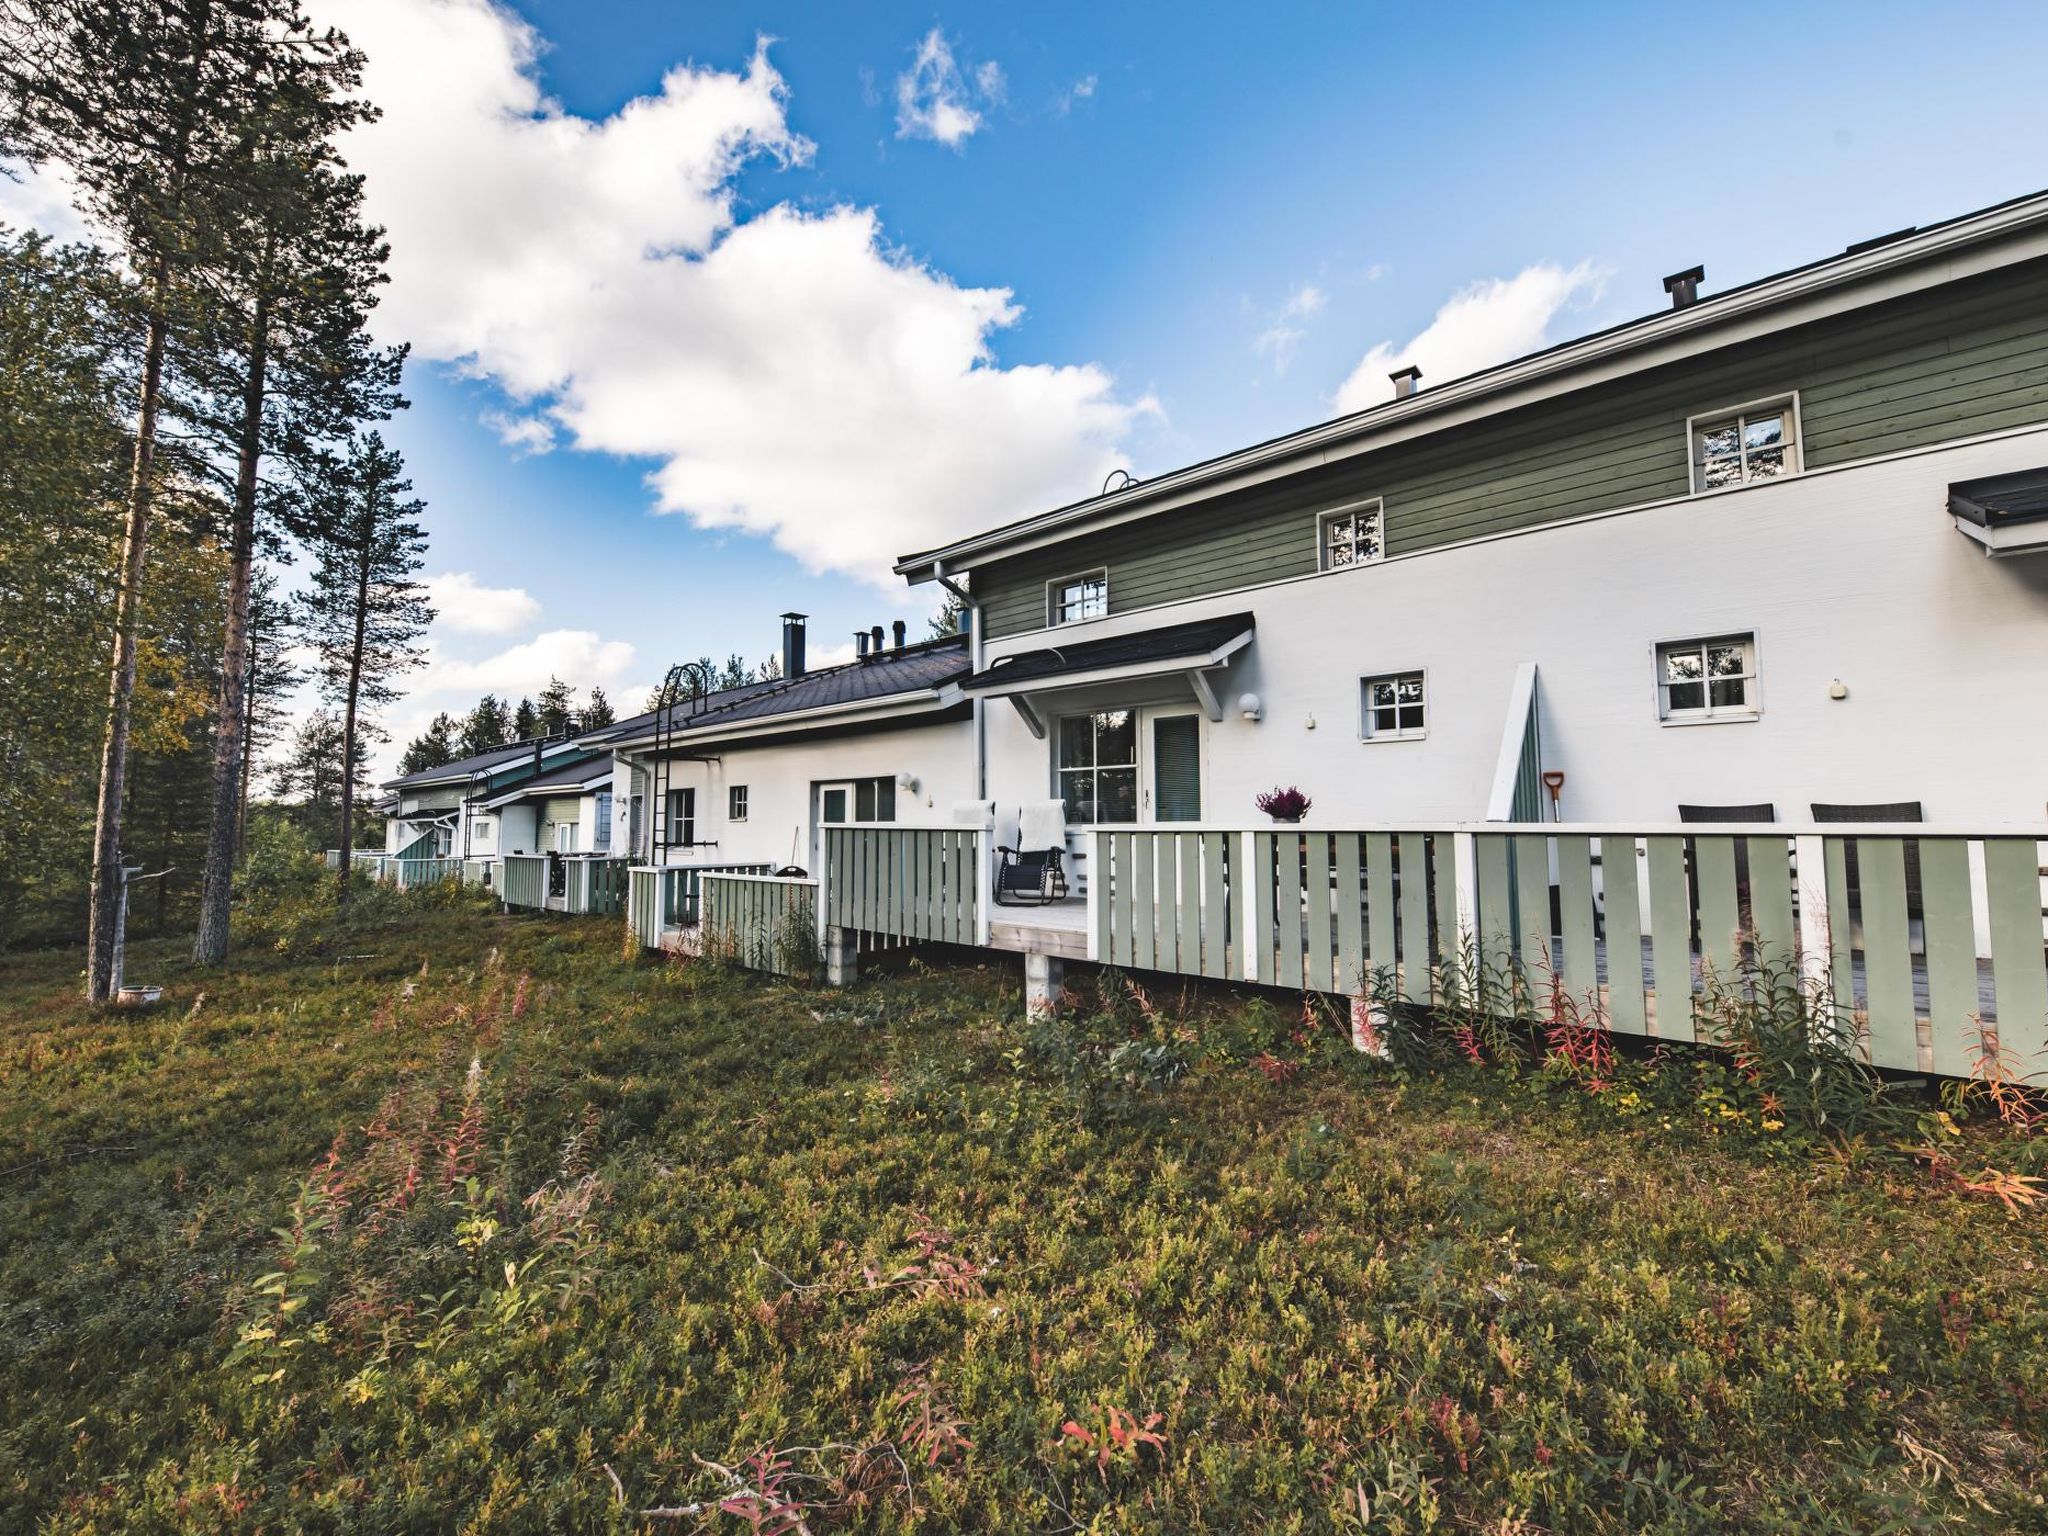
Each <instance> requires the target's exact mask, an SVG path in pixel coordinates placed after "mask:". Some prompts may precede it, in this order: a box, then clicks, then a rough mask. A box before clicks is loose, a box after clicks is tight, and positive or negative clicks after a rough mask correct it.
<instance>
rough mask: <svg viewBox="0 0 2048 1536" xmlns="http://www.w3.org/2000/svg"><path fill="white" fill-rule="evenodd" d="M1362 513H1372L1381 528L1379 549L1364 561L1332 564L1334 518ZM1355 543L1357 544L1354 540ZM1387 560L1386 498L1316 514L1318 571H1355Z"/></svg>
mask: <svg viewBox="0 0 2048 1536" xmlns="http://www.w3.org/2000/svg"><path fill="white" fill-rule="evenodd" d="M1361 512H1370V513H1371V514H1372V516H1373V520H1374V522H1375V523H1376V524H1377V525H1378V528H1379V541H1378V542H1379V549H1378V550H1377V551H1375V552H1374V553H1373V554H1372V555H1371V556H1369V557H1368V558H1366V559H1364V560H1353V561H1352V562H1351V563H1350V564H1349V565H1332V564H1331V563H1330V535H1329V526H1330V522H1331V520H1332V519H1334V518H1339V517H1356V516H1358V514H1360V513H1361ZM1354 542H1356V541H1355V540H1354ZM1386 558H1387V503H1386V500H1385V498H1384V497H1380V496H1368V497H1366V498H1365V500H1363V501H1350V502H1346V503H1345V504H1344V505H1343V506H1341V507H1331V508H1329V509H1327V510H1326V511H1322V512H1318V513H1317V514H1316V569H1317V570H1318V571H1321V572H1323V573H1325V574H1328V573H1330V572H1332V571H1355V570H1357V569H1358V568H1359V567H1360V566H1362V565H1378V564H1379V563H1380V562H1381V561H1382V560H1384V559H1386Z"/></svg>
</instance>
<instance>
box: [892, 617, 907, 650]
mask: <svg viewBox="0 0 2048 1536" xmlns="http://www.w3.org/2000/svg"><path fill="white" fill-rule="evenodd" d="M905 627H906V626H905V625H904V622H903V621H902V620H901V619H898V620H897V621H896V622H895V623H894V624H891V625H890V626H889V629H890V631H891V635H892V638H893V639H894V640H895V641H896V649H897V650H899V651H900V650H902V649H903V632H904V629H905Z"/></svg>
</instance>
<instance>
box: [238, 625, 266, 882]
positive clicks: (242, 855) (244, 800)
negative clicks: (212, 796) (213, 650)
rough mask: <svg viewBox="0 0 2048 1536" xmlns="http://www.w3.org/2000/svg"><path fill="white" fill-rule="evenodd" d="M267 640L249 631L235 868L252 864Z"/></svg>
mask: <svg viewBox="0 0 2048 1536" xmlns="http://www.w3.org/2000/svg"><path fill="white" fill-rule="evenodd" d="M262 643H263V637H262V636H261V635H259V634H257V633H256V631H255V630H254V629H253V628H252V629H251V630H250V631H249V682H248V686H246V687H245V688H243V690H242V782H241V784H240V785H239V786H238V787H237V788H236V790H235V867H236V868H237V869H239V868H241V866H242V865H243V864H245V863H247V862H248V858H249V765H250V764H251V763H252V762H254V761H255V758H256V753H255V750H254V747H253V745H252V743H251V742H250V739H249V737H250V732H251V731H252V730H253V729H254V728H255V724H256V688H257V685H258V682H259V680H260V679H261V677H262V672H261V671H260V669H259V668H258V666H257V660H258V658H259V656H260V655H261V652H260V650H259V647H260V646H261V645H262Z"/></svg>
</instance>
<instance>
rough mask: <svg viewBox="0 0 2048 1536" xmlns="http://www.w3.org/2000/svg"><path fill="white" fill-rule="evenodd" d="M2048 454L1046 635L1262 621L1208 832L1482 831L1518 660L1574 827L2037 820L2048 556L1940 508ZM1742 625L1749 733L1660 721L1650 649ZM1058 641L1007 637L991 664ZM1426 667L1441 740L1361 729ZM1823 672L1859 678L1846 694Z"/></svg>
mask: <svg viewBox="0 0 2048 1536" xmlns="http://www.w3.org/2000/svg"><path fill="white" fill-rule="evenodd" d="M2044 459H2048V430H2044V431H2042V432H2037V433H2033V434H2028V435H2024V436H2019V437H2014V438H2007V439H2002V440H1998V441H1993V442H1986V443H1981V444H1977V445H1973V446H1966V447H1958V448H1950V449H1943V450H1939V451H1936V452H1929V453H1922V454H1916V455H1912V456H1908V457H1904V458H1901V459H1897V460H1894V461H1890V462H1886V463H1880V464H1872V465H1865V466H1862V467H1858V468H1854V469H1847V470H1842V471H1837V472H1833V473H1816V474H1810V475H1807V476H1803V477H1797V478H1792V479H1788V480H1784V481H1780V482H1776V483H1773V484H1769V485H1763V486H1756V487H1751V488H1748V489H1744V490H1741V491H1737V492H1732V493H1724V494H1720V495H1715V496H1705V497H1698V498H1694V499H1691V500H1687V501H1683V502H1678V503H1674V504H1669V505H1663V506H1657V507H1651V508H1647V509H1643V510H1639V511H1633V512H1626V513H1620V514H1616V515H1613V516H1609V517H1603V518H1599V519H1597V520H1591V521H1587V522H1583V523H1576V524H1570V525H1565V526H1558V527H1552V528H1548V529H1543V530H1539V531H1534V532H1530V533H1526V534H1521V535H1517V536H1513V537H1507V538H1501V539H1496V540H1493V541H1490V542H1486V543H1481V544H1474V545H1469V546H1466V547H1463V548H1456V549H1448V550H1440V551H1435V552H1431V553H1427V554H1422V555H1417V556H1413V557H1409V558H1404V559H1395V560H1389V561H1386V562H1383V563H1380V564H1377V565H1372V566H1366V567H1361V568H1357V569H1354V570H1348V571H1342V572H1335V573H1330V574H1327V575H1322V576H1315V577H1309V578H1306V579H1302V580H1298V581H1291V582H1286V583H1282V584H1278V585H1274V586H1270V587H1266V588H1260V589H1254V590H1250V591H1243V592H1237V593H1230V594H1224V595H1219V596H1214V597H1206V598H1202V599H1198V600H1194V601H1189V602H1184V603H1177V604H1173V605H1170V606H1167V607H1163V608H1155V609H1150V610H1147V611H1143V612H1137V613H1129V614H1121V615H1117V616H1115V617H1113V618H1110V619H1106V620H1101V621H1098V622H1096V623H1092V624H1088V625H1074V626H1070V627H1067V628H1063V629H1061V630H1059V631H1058V632H1057V633H1058V635H1059V637H1060V638H1062V639H1067V638H1071V639H1073V640H1083V639H1088V638H1091V637H1095V636H1102V635H1109V634H1117V633H1125V632H1129V631H1132V630H1139V629H1149V628H1153V627H1156V626H1160V625H1165V624H1173V623H1180V622H1185V621H1187V620H1191V619H1197V618H1202V617H1206V616H1210V615H1215V614H1224V613H1231V612H1236V611H1241V610H1247V609H1248V610H1251V611H1252V612H1254V613H1255V614H1256V615H1257V620H1258V631H1257V638H1256V639H1255V640H1254V642H1253V643H1252V645H1251V646H1250V647H1249V648H1248V649H1247V650H1246V651H1245V652H1242V653H1240V656H1239V658H1238V659H1237V661H1236V662H1235V663H1234V664H1233V665H1232V666H1231V667H1230V668H1229V670H1228V671H1227V672H1226V673H1223V674H1219V675H1218V676H1217V680H1216V691H1217V693H1218V695H1219V696H1220V698H1221V699H1222V701H1223V704H1224V718H1223V720H1222V721H1221V722H1219V723H1216V724H1213V725H1210V726H1208V727H1207V729H1206V734H1205V753H1206V764H1205V767H1206V781H1205V785H1204V793H1205V799H1204V805H1203V813H1204V819H1205V820H1209V821H1214V822H1223V823H1237V824H1252V823H1255V822H1257V821H1259V820H1260V818H1259V816H1258V813H1257V811H1256V810H1255V808H1254V806H1253V804H1252V797H1253V796H1254V795H1255V794H1256V793H1258V792H1259V791H1260V790H1263V789H1268V788H1271V787H1273V786H1274V785H1276V784H1296V785H1299V786H1300V788H1302V789H1303V790H1304V791H1306V792H1307V793H1308V794H1309V795H1310V796H1311V797H1312V798H1313V800H1314V801H1315V809H1314V810H1313V811H1312V812H1311V813H1310V822H1311V824H1314V823H1318V822H1320V823H1323V824H1325V825H1330V824H1336V823H1341V822H1356V821H1382V820H1396V821H1398V820H1409V819H1415V820H1476V819H1479V818H1481V817H1483V816H1484V815H1485V809H1486V800H1487V791H1488V789H1489V787H1490V785H1491V782H1492V777H1493V771H1494V765H1495V761H1496V758H1497V757H1498V754H1499V750H1500V741H1501V733H1502V727H1503V725H1504V723H1505V717H1506V709H1507V702H1508V693H1509V688H1510V686H1511V684H1512V681H1513V678H1514V673H1515V669H1516V666H1517V664H1519V663H1520V662H1523V661H1534V662H1536V663H1537V664H1538V667H1539V670H1540V679H1539V684H1538V689H1539V699H1540V709H1541V716H1542V721H1543V760H1544V766H1545V767H1546V768H1551V769H1558V770H1562V771H1563V772H1564V773H1565V775H1566V784H1565V791H1564V799H1563V807H1562V808H1563V814H1564V817H1565V819H1567V820H1584V821H1591V820H1637V821H1646V822H1665V821H1671V820H1675V819H1676V815H1677V812H1676V807H1677V805H1678V803H1679V802H1681V801H1688V802H1703V803H1739V802H1750V801H1770V802H1772V803H1774V804H1775V805H1776V807H1777V812H1778V816H1779V819H1780V820H1785V821H1792V820H1804V819H1807V816H1808V803H1809V802H1810V801H1813V800H1830V801H1864V800H1907V799H1918V800H1920V801H1922V802H1923V803H1924V806H1925V812H1926V816H1927V818H1928V819H1929V820H1930V821H1940V822H1974V823H1978V824H1984V825H1990V824H1997V823H2011V822H2029V821H2039V820H2040V819H2042V817H2043V814H2044V804H2048V556H2032V557H2023V558H2016V559H2008V560H1999V561H1994V560H1990V559H1987V558H1986V557H1985V556H1984V555H1983V553H1982V552H1981V551H1980V549H1979V548H1978V546H1977V545H1976V544H1974V543H1973V542H1972V541H1970V540H1969V539H1967V538H1965V537H1964V536H1963V535H1962V534H1960V533H1959V532H1957V530H1956V528H1955V526H1954V524H1953V523H1952V521H1951V520H1950V518H1949V516H1948V515H1947V512H1946V510H1945V503H1946V495H1947V487H1948V485H1949V483H1950V482H1951V481H1956V480H1965V479H1972V478H1975V477H1978V476H1982V475H1990V474H1997V473H2002V472H2006V471H2012V470H2019V469H2026V468H2031V467H2035V466H2038V465H2040V464H2041V463H2042V462H2043V461H2044ZM1388 516H1389V519H1390V520H1392V519H1395V518H1398V516H1399V508H1398V507H1391V508H1389V512H1388ZM1111 581H1112V583H1114V581H1115V572H1114V571H1112V572H1111ZM1745 630H1749V631H1754V632H1755V634H1756V639H1757V653H1758V656H1757V659H1758V671H1759V679H1760V690H1761V700H1762V713H1761V716H1760V718H1758V719H1757V720H1755V721H1754V722H1745V723H1726V724H1699V725H1665V724H1663V723H1662V722H1661V721H1660V720H1659V718H1658V710H1657V694H1656V688H1655V673H1654V665H1653V652H1654V647H1655V646H1656V644H1657V643H1658V642H1660V641H1666V640H1676V639H1686V638H1692V637H1698V636H1708V635H1718V634H1723V633H1728V632H1734V631H1745ZM1046 643H1047V635H1046V634H1045V633H1044V632H1040V633H1038V634H1033V635H1021V636H1014V637H1011V638H1009V639H1006V640H1003V641H998V642H993V643H992V644H991V646H990V651H991V659H993V657H994V656H997V655H1003V654H1011V653H1015V652H1018V651H1024V650H1031V649H1034V648H1036V647H1039V646H1042V645H1044V644H1046ZM1417 667H1420V668H1422V669H1424V670H1425V671H1426V673H1427V688H1428V708H1429V721H1428V734H1427V736H1426V737H1425V738H1423V739H1421V740H1414V741H1386V742H1364V741H1361V740H1360V739H1359V710H1360V706H1359V698H1358V688H1359V679H1360V678H1361V677H1364V676H1368V675H1374V674H1379V673H1384V672H1395V671H1403V670H1410V669H1414V668H1417ZM1836 678H1839V679H1840V680H1841V681H1842V682H1843V683H1845V684H1846V685H1847V687H1848V690H1849V694H1848V697H1847V698H1846V699H1845V700H1842V701H1839V702H1837V701H1835V700H1832V699H1830V698H1829V697H1828V689H1829V685H1830V683H1831V682H1832V681H1833V680H1834V679H1836ZM1246 691H1252V692H1256V693H1257V694H1258V695H1259V697H1260V699H1261V701H1262V703H1263V706H1264V718H1263V720H1262V721H1261V722H1259V723H1256V724H1254V723H1251V722H1247V721H1245V720H1243V719H1241V718H1240V717H1239V713H1238V709H1237V700H1238V698H1239V696H1240V695H1241V694H1243V693H1245V692H1246ZM1093 697H1094V698H1095V699H1100V698H1102V697H1104V695H1101V694H1097V695H1095V696H1093ZM1181 697H1182V698H1186V697H1187V695H1186V693H1185V691H1184V690H1183V691H1182V693H1181ZM1076 699H1077V706H1076V707H1079V703H1080V702H1085V701H1087V700H1085V699H1084V696H1076ZM1045 704H1046V707H1047V710H1048V712H1049V713H1051V712H1065V711H1066V709H1067V705H1066V704H1065V703H1064V702H1059V701H1056V699H1054V698H1047V699H1046V700H1045ZM987 714H988V736H989V749H988V750H989V791H990V793H991V795H993V796H995V797H997V798H998V799H1000V800H1004V801H1010V802H1014V801H1017V800H1021V799H1036V798H1042V797H1044V796H1046V795H1047V794H1049V793H1052V771H1051V752H1052V749H1053V742H1052V740H1051V739H1048V740H1046V741H1038V740H1035V739H1034V738H1032V737H1031V736H1030V734H1029V733H1028V732H1027V731H1026V729H1025V727H1024V724H1023V722H1022V721H1021V720H1020V719H1019V718H1018V716H1017V714H1016V712H1015V711H1014V709H1012V708H1011V707H1010V706H1009V704H1008V703H1007V701H1003V700H994V701H991V702H990V704H989V705H988V711H987ZM1311 718H1313V720H1314V722H1315V724H1314V728H1313V729H1311V728H1310V727H1309V725H1308V722H1309V720H1310V719H1311Z"/></svg>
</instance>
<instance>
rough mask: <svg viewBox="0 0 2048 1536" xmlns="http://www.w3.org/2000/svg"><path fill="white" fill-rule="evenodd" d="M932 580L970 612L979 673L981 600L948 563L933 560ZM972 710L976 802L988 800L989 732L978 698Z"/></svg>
mask: <svg viewBox="0 0 2048 1536" xmlns="http://www.w3.org/2000/svg"><path fill="white" fill-rule="evenodd" d="M932 579H933V580H934V581H936V582H938V584H939V585H940V586H942V587H944V588H945V589H946V590H947V591H948V592H950V593H952V594H953V595H954V596H955V597H957V598H959V599H960V606H961V607H963V608H965V609H966V610H967V624H968V628H967V660H968V664H969V665H970V666H971V667H972V668H973V670H975V671H976V672H979V671H980V670H981V669H982V665H983V663H982V658H981V649H982V635H981V602H980V600H979V599H977V598H976V597H975V596H974V595H973V594H972V593H970V592H969V591H968V590H967V589H966V588H965V587H963V586H961V585H960V584H959V583H957V582H956V581H954V580H953V578H952V577H950V576H948V575H947V574H946V562H945V561H943V560H934V561H933V562H932ZM973 709H974V798H975V799H977V800H986V799H987V798H988V730H987V727H986V725H985V724H984V723H983V720H982V713H981V710H982V700H981V698H980V696H979V695H976V696H975V698H974V700H973Z"/></svg>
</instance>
